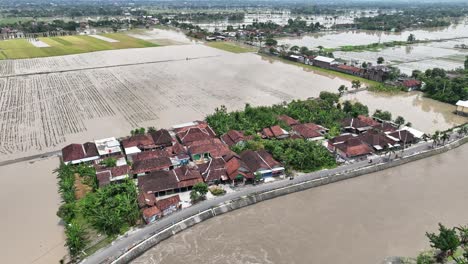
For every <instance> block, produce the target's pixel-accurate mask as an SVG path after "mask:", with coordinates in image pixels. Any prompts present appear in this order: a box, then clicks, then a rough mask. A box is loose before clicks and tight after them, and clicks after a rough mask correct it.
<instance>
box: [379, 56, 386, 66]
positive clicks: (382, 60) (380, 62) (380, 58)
mask: <svg viewBox="0 0 468 264" xmlns="http://www.w3.org/2000/svg"><path fill="white" fill-rule="evenodd" d="M384 61H385V59H384V58H383V57H378V58H377V64H382V63H384Z"/></svg>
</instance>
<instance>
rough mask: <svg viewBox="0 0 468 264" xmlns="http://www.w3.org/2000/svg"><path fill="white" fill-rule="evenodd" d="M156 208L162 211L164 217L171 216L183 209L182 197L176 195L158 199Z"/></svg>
mask: <svg viewBox="0 0 468 264" xmlns="http://www.w3.org/2000/svg"><path fill="white" fill-rule="evenodd" d="M156 207H158V208H159V210H161V212H162V215H163V216H167V215H170V214H172V213H173V212H175V211H177V210H179V209H181V204H180V196H179V195H174V196H171V197H168V198H164V199H158V200H156Z"/></svg>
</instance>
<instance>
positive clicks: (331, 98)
mask: <svg viewBox="0 0 468 264" xmlns="http://www.w3.org/2000/svg"><path fill="white" fill-rule="evenodd" d="M319 98H320V99H322V100H325V101H327V102H329V103H330V104H335V103H338V101H339V100H340V96H339V95H338V94H335V93H330V92H320V95H319Z"/></svg>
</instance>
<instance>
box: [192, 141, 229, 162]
mask: <svg viewBox="0 0 468 264" xmlns="http://www.w3.org/2000/svg"><path fill="white" fill-rule="evenodd" d="M188 151H189V153H190V154H191V155H195V154H203V153H210V155H211V157H212V158H217V157H223V156H225V155H228V154H230V153H231V150H230V149H229V147H228V146H227V145H226V144H223V143H222V142H221V140H219V139H217V138H213V139H208V140H201V141H194V142H191V144H190V145H189V146H188Z"/></svg>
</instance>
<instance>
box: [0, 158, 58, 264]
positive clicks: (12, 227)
mask: <svg viewBox="0 0 468 264" xmlns="http://www.w3.org/2000/svg"><path fill="white" fill-rule="evenodd" d="M58 164H59V160H58V158H48V159H45V160H39V161H34V162H21V163H16V164H12V165H7V166H2V167H0V182H1V185H2V186H3V187H4V188H3V190H2V191H1V192H0V201H1V203H0V211H1V212H2V217H0V234H2V235H1V236H0V263H34V264H50V263H59V260H60V259H61V258H62V257H64V256H65V255H66V254H67V249H66V247H65V235H64V230H63V225H62V224H61V222H60V219H59V218H58V217H57V216H56V212H57V210H58V208H59V205H60V196H59V194H58V190H57V180H56V178H55V177H56V176H55V175H54V174H52V171H53V170H54V169H55V168H57V166H58Z"/></svg>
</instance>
